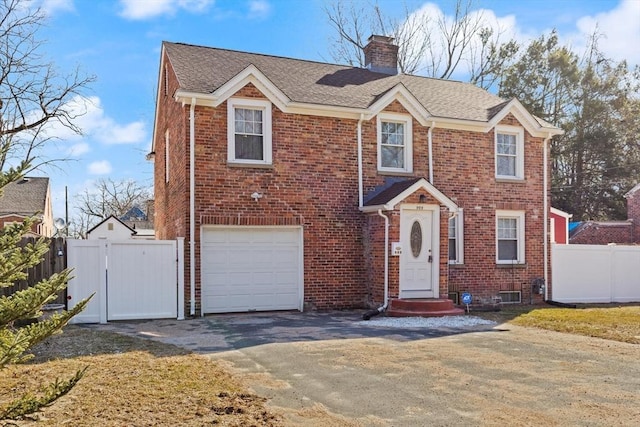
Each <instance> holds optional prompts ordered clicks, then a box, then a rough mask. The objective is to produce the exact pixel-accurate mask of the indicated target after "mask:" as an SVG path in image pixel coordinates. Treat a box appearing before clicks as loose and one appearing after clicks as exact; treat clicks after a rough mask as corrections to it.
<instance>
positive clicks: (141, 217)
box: [120, 206, 147, 221]
mask: <svg viewBox="0 0 640 427" xmlns="http://www.w3.org/2000/svg"><path fill="white" fill-rule="evenodd" d="M120 220H121V221H146V220H147V215H146V214H145V213H144V212H142V209H140V208H139V207H137V206H134V207H132V208H131V209H129V210H128V211H127V212H126V213H125V214H124V215H122V216H121V217H120Z"/></svg>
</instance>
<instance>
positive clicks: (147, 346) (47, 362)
mask: <svg viewBox="0 0 640 427" xmlns="http://www.w3.org/2000/svg"><path fill="white" fill-rule="evenodd" d="M34 352H35V354H36V355H37V357H36V358H35V359H34V360H32V361H31V362H29V363H27V364H23V365H13V366H10V367H8V368H7V369H5V370H3V371H2V373H1V374H0V407H2V406H3V405H4V404H6V403H7V402H8V401H9V400H11V399H13V398H17V397H19V396H20V395H22V394H23V393H24V392H25V391H27V390H34V389H36V388H37V387H38V386H39V385H44V383H49V382H52V381H54V380H55V379H56V378H64V379H66V378H67V377H70V376H71V375H72V374H73V373H74V372H75V371H76V370H78V369H81V368H83V367H85V366H88V367H89V369H88V370H87V372H86V374H85V376H84V378H83V379H82V380H81V381H80V382H79V383H78V385H77V386H76V387H75V388H74V389H73V390H72V391H71V393H69V395H67V396H65V397H63V398H61V399H59V400H58V401H57V402H55V403H54V404H53V406H51V407H49V408H45V410H44V411H43V412H41V413H39V414H38V415H37V416H36V417H35V418H34V420H37V421H38V423H37V424H38V425H42V426H53V425H55V426H59V425H69V426H125V425H127V426H129V425H130V426H203V425H220V426H245V425H247V426H249V425H255V426H279V425H282V423H281V417H280V416H279V415H278V414H275V413H273V412H272V411H270V410H268V409H267V408H266V406H265V399H264V398H261V397H259V396H256V395H254V394H252V393H250V392H248V391H247V390H246V389H245V388H244V387H243V386H242V385H241V384H240V383H239V382H238V381H236V380H235V379H234V378H232V377H231V375H230V374H229V373H228V372H227V371H226V370H225V369H224V368H222V367H221V366H219V365H217V364H216V363H214V362H212V361H211V360H209V359H208V358H206V357H204V356H198V355H195V354H191V353H189V352H187V351H186V350H181V349H179V348H177V347H174V346H171V345H165V344H161V343H156V342H153V341H151V340H144V339H139V338H131V337H126V336H123V335H118V334H114V333H109V332H99V331H92V330H89V329H83V328H80V327H77V326H69V327H67V328H65V331H64V333H63V334H62V335H57V336H54V337H51V338H49V339H48V340H47V341H46V342H44V343H42V344H40V346H38V347H36V348H35V350H34ZM31 424H32V422H30V421H29V420H26V421H24V420H23V421H20V423H19V424H18V425H31ZM1 425H4V424H3V422H2V421H0V426H1ZM7 425H15V424H7Z"/></svg>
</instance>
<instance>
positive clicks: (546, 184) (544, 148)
mask: <svg viewBox="0 0 640 427" xmlns="http://www.w3.org/2000/svg"><path fill="white" fill-rule="evenodd" d="M551 137H552V135H551V133H549V135H548V136H547V137H546V138H545V140H544V142H543V143H542V159H543V163H544V164H543V173H542V176H543V178H544V181H543V183H542V188H543V190H542V191H543V193H544V199H543V210H544V215H543V216H544V226H543V233H544V244H543V247H544V299H545V301H549V194H548V191H549V182H548V181H549V178H548V175H549V165H548V162H549V149H548V146H549V141H550V140H551Z"/></svg>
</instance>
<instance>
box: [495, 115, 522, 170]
mask: <svg viewBox="0 0 640 427" xmlns="http://www.w3.org/2000/svg"><path fill="white" fill-rule="evenodd" d="M495 140H496V141H495V151H496V178H502V179H518V180H522V179H524V130H523V129H522V128H519V127H516V126H496V129H495Z"/></svg>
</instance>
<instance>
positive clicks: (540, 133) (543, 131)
mask: <svg viewBox="0 0 640 427" xmlns="http://www.w3.org/2000/svg"><path fill="white" fill-rule="evenodd" d="M509 113H511V114H513V116H514V117H515V118H516V119H517V120H518V121H519V122H520V124H521V125H522V126H523V127H524V128H525V129H526V130H527V132H529V133H530V134H531V135H532V136H534V137H541V138H546V137H548V136H549V135H562V134H563V133H564V131H563V130H561V129H558V128H555V127H554V128H548V127H543V126H541V125H540V123H539V122H538V121H537V120H536V119H535V117H533V115H531V113H529V112H528V111H527V110H526V108H524V106H523V105H522V103H520V101H518V100H517V99H516V98H513V99H512V100H511V101H509V103H507V105H505V106H504V107H503V108H502V110H500V112H499V113H498V114H496V115H495V116H493V118H492V119H491V120H490V121H489V123H488V125H487V127H486V129H485V132H489V131H490V130H491V129H493V128H495V127H496V126H497V125H498V124H499V123H500V122H501V121H502V120H503V119H504V118H505V117H507V115H508V114H509Z"/></svg>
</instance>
